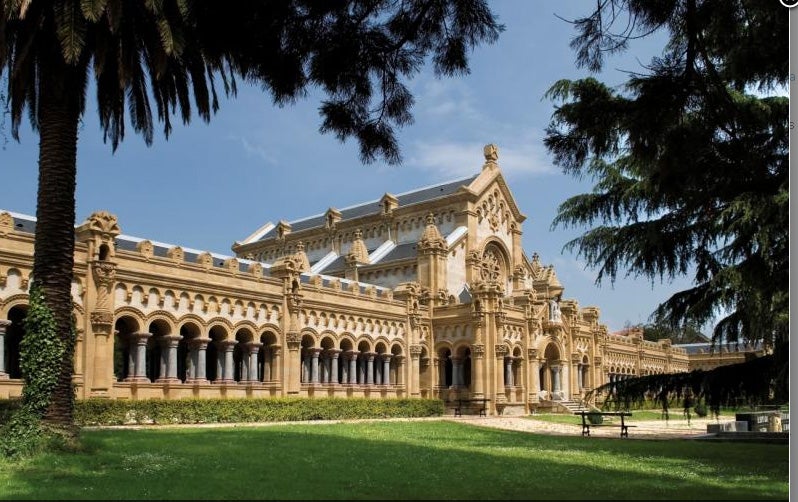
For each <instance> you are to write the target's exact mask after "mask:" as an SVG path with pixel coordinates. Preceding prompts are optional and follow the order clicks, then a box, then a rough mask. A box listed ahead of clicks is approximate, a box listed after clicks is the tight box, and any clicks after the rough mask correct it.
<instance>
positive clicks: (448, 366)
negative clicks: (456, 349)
mask: <svg viewBox="0 0 798 502" xmlns="http://www.w3.org/2000/svg"><path fill="white" fill-rule="evenodd" d="M435 353H436V354H437V356H438V385H440V386H441V388H444V389H448V388H449V387H451V386H452V385H453V382H454V380H453V377H454V375H453V365H452V354H453V351H452V346H451V344H449V343H447V342H442V343H439V344H438V346H437V347H436V351H435Z"/></svg>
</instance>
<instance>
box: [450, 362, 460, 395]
mask: <svg viewBox="0 0 798 502" xmlns="http://www.w3.org/2000/svg"><path fill="white" fill-rule="evenodd" d="M450 360H451V361H452V387H461V386H462V385H463V376H462V372H463V358H462V357H457V356H451V357H450Z"/></svg>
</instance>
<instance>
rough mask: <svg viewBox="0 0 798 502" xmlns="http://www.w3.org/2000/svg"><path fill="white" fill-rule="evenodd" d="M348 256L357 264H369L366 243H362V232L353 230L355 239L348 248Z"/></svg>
mask: <svg viewBox="0 0 798 502" xmlns="http://www.w3.org/2000/svg"><path fill="white" fill-rule="evenodd" d="M348 256H349V257H350V259H353V260H356V261H357V262H358V263H368V262H369V252H368V249H366V243H365V242H363V232H362V231H361V230H360V229H357V230H355V238H354V240H353V241H352V245H351V246H350V247H349V253H348Z"/></svg>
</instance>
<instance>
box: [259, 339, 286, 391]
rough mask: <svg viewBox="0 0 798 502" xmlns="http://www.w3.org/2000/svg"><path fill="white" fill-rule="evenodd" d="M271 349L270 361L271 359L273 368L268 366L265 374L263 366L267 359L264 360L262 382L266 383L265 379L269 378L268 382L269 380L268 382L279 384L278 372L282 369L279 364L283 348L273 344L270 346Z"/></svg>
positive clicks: (281, 365)
mask: <svg viewBox="0 0 798 502" xmlns="http://www.w3.org/2000/svg"><path fill="white" fill-rule="evenodd" d="M271 349H272V357H271V359H272V363H273V366H270V367H269V371H268V372H267V371H266V366H265V364H266V363H265V362H266V361H268V358H264V367H263V378H264V382H265V381H266V380H265V379H266V377H267V376H269V377H270V380H269V381H270V382H279V381H280V380H281V379H280V375H281V373H280V370H281V369H282V367H283V364H282V362H281V360H282V351H283V348H282V347H281V346H280V345H279V344H277V343H275V344H273V345H272V346H271ZM275 372H276V373H275Z"/></svg>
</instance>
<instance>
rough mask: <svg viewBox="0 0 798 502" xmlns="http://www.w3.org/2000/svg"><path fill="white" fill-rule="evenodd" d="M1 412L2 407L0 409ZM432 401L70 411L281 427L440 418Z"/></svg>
mask: <svg viewBox="0 0 798 502" xmlns="http://www.w3.org/2000/svg"><path fill="white" fill-rule="evenodd" d="M0 409H2V407H0ZM443 411H444V406H443V401H440V400H437V399H434V400H433V399H365V398H346V399H342V398H317V399H309V398H266V399H175V400H165V399H146V400H140V401H127V400H125V401H123V400H108V399H87V400H81V401H77V403H76V405H75V423H76V424H77V425H81V426H85V425H123V424H197V423H234V422H285V421H302V420H340V419H353V418H398V417H431V416H441V415H443Z"/></svg>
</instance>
